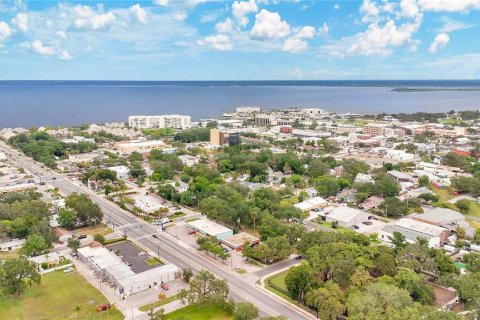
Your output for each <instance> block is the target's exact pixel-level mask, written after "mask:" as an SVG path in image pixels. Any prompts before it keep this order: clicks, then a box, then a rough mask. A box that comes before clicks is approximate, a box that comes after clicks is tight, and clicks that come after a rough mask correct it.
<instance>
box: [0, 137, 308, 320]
mask: <svg viewBox="0 0 480 320" xmlns="http://www.w3.org/2000/svg"><path fill="white" fill-rule="evenodd" d="M0 149H3V151H4V152H6V153H8V154H10V156H9V157H8V158H9V159H11V160H13V161H15V162H16V164H17V165H18V166H20V167H23V168H25V169H27V170H29V171H31V172H33V173H34V174H36V175H37V176H40V177H41V179H42V180H43V181H47V182H48V183H51V184H52V185H53V186H54V187H56V188H58V189H59V190H60V191H61V192H62V193H64V194H70V193H73V192H79V193H85V194H88V195H89V196H90V198H91V199H92V200H93V201H94V202H96V203H98V205H99V206H100V207H101V208H102V210H103V212H104V220H105V221H106V222H107V223H115V224H116V225H117V229H120V230H122V231H123V232H126V234H127V236H128V237H129V238H131V239H135V240H136V241H137V242H139V243H140V244H141V245H143V246H144V247H146V248H147V249H149V250H151V251H152V252H154V253H157V252H158V253H159V255H160V256H161V257H162V258H164V259H165V260H167V261H168V262H170V263H173V264H175V265H177V266H178V267H179V268H191V269H192V270H195V271H199V270H209V271H210V272H212V273H213V274H215V276H217V277H218V278H221V279H224V280H226V281H227V282H228V284H229V286H230V295H231V296H232V298H234V299H235V300H236V301H249V302H251V303H253V304H255V305H256V306H257V308H259V310H260V312H261V313H263V314H268V315H274V316H275V315H284V316H286V317H287V318H288V319H292V320H302V319H315V317H314V316H313V315H309V314H306V312H305V311H301V310H299V309H297V308H295V307H292V306H291V305H289V304H288V303H287V302H284V301H282V300H281V299H278V298H274V297H273V296H272V295H270V294H268V293H266V292H265V291H263V290H261V289H259V288H257V287H255V285H254V283H250V282H248V281H247V280H246V279H245V278H242V277H241V275H237V274H235V273H233V272H232V271H230V270H228V269H226V268H225V267H223V266H221V265H219V264H216V263H214V262H212V261H210V260H207V259H205V258H204V257H203V256H201V255H199V254H198V253H197V252H196V251H195V250H194V249H190V248H187V247H186V246H183V245H182V244H181V243H180V242H179V241H177V240H176V239H175V238H174V237H172V236H170V235H168V234H166V233H160V234H158V236H159V238H158V239H155V238H153V237H152V234H154V233H157V228H155V227H153V226H152V225H150V224H148V223H146V222H145V221H143V220H141V219H138V218H136V217H135V216H134V215H132V214H131V213H129V212H127V211H125V210H123V209H121V208H120V207H118V206H117V205H115V204H113V203H111V202H110V201H108V200H107V199H105V198H103V197H102V196H100V195H98V194H95V193H94V192H92V191H91V190H90V189H88V188H86V187H84V186H83V185H81V184H80V183H79V182H76V181H72V180H70V179H69V178H68V177H66V176H65V175H62V174H59V173H57V172H55V171H52V170H50V169H46V168H42V167H41V165H39V164H38V163H37V162H35V161H34V160H32V159H30V158H28V157H26V156H24V155H23V154H20V153H19V151H17V150H14V149H12V148H10V147H9V146H7V145H6V144H5V143H4V142H1V141H0Z"/></svg>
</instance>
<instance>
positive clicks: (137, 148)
mask: <svg viewBox="0 0 480 320" xmlns="http://www.w3.org/2000/svg"><path fill="white" fill-rule="evenodd" d="M165 147H166V144H165V142H163V141H161V140H148V141H138V140H133V141H128V142H120V143H118V144H117V148H118V150H119V151H120V152H121V153H123V154H130V153H132V152H139V153H142V154H145V153H149V152H150V151H152V150H153V149H163V148H165Z"/></svg>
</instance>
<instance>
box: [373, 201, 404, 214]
mask: <svg viewBox="0 0 480 320" xmlns="http://www.w3.org/2000/svg"><path fill="white" fill-rule="evenodd" d="M378 208H379V209H380V210H381V212H382V213H384V214H385V215H386V216H404V215H406V214H407V213H408V205H407V204H406V203H405V202H403V201H401V200H400V199H398V198H397V197H390V198H386V199H385V200H384V201H383V202H382V203H381V204H380V205H379V206H378Z"/></svg>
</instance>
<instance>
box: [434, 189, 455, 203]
mask: <svg viewBox="0 0 480 320" xmlns="http://www.w3.org/2000/svg"><path fill="white" fill-rule="evenodd" d="M433 192H434V193H435V194H436V195H437V196H438V198H439V202H446V201H448V200H450V199H453V198H455V195H453V194H450V191H448V190H447V189H437V188H433Z"/></svg>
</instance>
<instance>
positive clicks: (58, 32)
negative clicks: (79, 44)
mask: <svg viewBox="0 0 480 320" xmlns="http://www.w3.org/2000/svg"><path fill="white" fill-rule="evenodd" d="M57 36H59V37H60V38H62V39H67V38H68V37H67V34H66V33H65V31H63V30H59V31H57Z"/></svg>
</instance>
